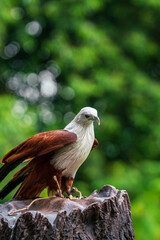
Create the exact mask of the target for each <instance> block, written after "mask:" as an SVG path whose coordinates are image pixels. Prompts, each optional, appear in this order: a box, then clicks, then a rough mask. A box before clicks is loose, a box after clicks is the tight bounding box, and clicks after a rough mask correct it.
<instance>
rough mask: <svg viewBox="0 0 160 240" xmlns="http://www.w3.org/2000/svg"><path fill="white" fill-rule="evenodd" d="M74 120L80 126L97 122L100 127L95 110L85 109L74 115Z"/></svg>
mask: <svg viewBox="0 0 160 240" xmlns="http://www.w3.org/2000/svg"><path fill="white" fill-rule="evenodd" d="M75 120H76V121H77V122H78V123H82V124H87V125H88V124H90V123H92V122H97V123H98V125H100V119H99V117H98V113H97V110H96V109H95V108H91V107H85V108H82V109H81V110H80V112H79V113H78V114H77V115H76V117H75Z"/></svg>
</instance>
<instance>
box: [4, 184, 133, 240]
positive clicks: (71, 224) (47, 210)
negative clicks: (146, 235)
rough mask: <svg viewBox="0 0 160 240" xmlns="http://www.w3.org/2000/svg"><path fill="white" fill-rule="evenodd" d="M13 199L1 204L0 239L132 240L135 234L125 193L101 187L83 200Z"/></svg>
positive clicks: (109, 187)
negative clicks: (24, 209)
mask: <svg viewBox="0 0 160 240" xmlns="http://www.w3.org/2000/svg"><path fill="white" fill-rule="evenodd" d="M31 201H32V200H16V199H13V200H11V201H9V202H6V203H5V204H1V205H0V240H8V239H12V240H23V239H25V240H35V239H36V240H37V239H38V240H40V239H44V240H47V239H48V240H49V239H55V240H59V239H61V240H63V239H69V240H71V239H75V240H80V239H81V240H91V239H93V240H96V239H100V240H103V239H108V240H132V239H134V232H133V226H132V219H131V211H130V201H129V197H128V194H127V192H126V191H124V190H122V191H119V190H117V189H115V188H114V187H112V186H108V185H107V186H104V187H102V188H101V190H100V191H99V192H97V191H94V192H93V193H92V194H91V195H90V196H89V197H88V198H86V199H74V200H70V199H68V198H59V197H52V198H42V199H39V200H38V201H36V202H34V203H33V204H32V205H31V206H30V208H29V210H26V211H21V212H17V213H14V214H13V215H11V216H9V215H8V213H9V212H11V211H14V210H17V209H21V208H24V207H26V206H27V205H29V204H30V203H31Z"/></svg>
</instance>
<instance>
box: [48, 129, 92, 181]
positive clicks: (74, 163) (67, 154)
mask: <svg viewBox="0 0 160 240" xmlns="http://www.w3.org/2000/svg"><path fill="white" fill-rule="evenodd" d="M76 134H77V141H76V142H75V143H72V144H70V145H69V146H66V147H63V148H62V149H60V150H59V151H58V152H57V153H56V155H55V156H54V158H53V159H52V160H51V164H53V165H54V167H55V168H57V169H64V171H63V173H62V175H63V176H66V177H73V178H74V177H75V174H76V172H77V170H78V168H79V167H80V166H81V164H82V163H83V162H84V161H85V160H86V158H87V157H88V155H89V153H90V151H91V148H92V146H93V142H94V138H95V137H94V130H93V125H92V126H90V127H88V128H87V129H86V130H85V132H83V131H79V132H78V133H76Z"/></svg>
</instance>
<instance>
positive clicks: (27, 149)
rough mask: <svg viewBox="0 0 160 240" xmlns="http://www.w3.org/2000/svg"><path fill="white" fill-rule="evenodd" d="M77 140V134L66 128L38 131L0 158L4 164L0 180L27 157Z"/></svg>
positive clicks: (35, 155)
mask: <svg viewBox="0 0 160 240" xmlns="http://www.w3.org/2000/svg"><path fill="white" fill-rule="evenodd" d="M76 140H77V135H76V134H74V133H72V132H69V131H66V130H55V131H48V132H43V133H38V134H36V135H34V136H32V137H30V138H28V139H27V140H25V141H24V142H22V143H21V144H19V145H18V146H17V147H15V148H13V149H12V150H11V151H10V152H8V153H7V154H6V155H5V156H4V157H3V158H2V160H1V162H2V163H4V164H5V165H4V166H3V167H2V168H1V169H0V181H2V180H3V179H4V178H5V177H6V175H7V174H8V173H9V172H10V171H11V170H13V169H14V168H15V167H17V166H18V165H19V164H20V163H21V162H23V161H26V160H28V159H31V158H34V157H39V156H42V155H45V154H48V153H52V152H54V151H55V150H57V149H60V148H62V147H64V146H66V145H68V144H70V143H73V142H75V141H76Z"/></svg>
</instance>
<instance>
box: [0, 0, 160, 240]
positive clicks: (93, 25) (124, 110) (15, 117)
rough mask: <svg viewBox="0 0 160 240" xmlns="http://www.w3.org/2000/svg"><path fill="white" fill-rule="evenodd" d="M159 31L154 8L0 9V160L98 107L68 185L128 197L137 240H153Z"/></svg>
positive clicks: (20, 5)
mask: <svg viewBox="0 0 160 240" xmlns="http://www.w3.org/2000/svg"><path fill="white" fill-rule="evenodd" d="M159 23H160V1H158V0H146V1H144V0H130V1H127V0H121V1H116V0H87V1H85V0H79V1H74V0H66V1H62V0H59V1H58V0H57V1H53V0H52V1H50V0H5V1H4V0H1V1H0V158H2V156H3V155H4V154H6V153H7V152H8V151H9V150H10V149H12V148H13V147H14V146H16V145H18V144H19V143H20V142H21V141H23V140H25V139H26V138H28V137H30V136H32V135H33V134H36V133H38V132H41V131H48V130H52V129H59V128H64V127H65V125H66V124H67V123H69V122H70V121H71V119H72V118H73V117H74V115H75V114H77V113H78V111H79V110H80V109H81V108H82V107H85V106H91V107H94V108H96V109H97V110H98V112H99V117H100V119H101V126H100V127H98V126H95V132H96V137H97V139H98V141H99V147H98V148H97V149H96V150H94V152H92V153H91V154H90V156H89V158H88V159H87V161H86V162H85V163H84V164H83V165H82V166H81V168H80V169H79V171H78V173H77V175H76V180H75V182H74V185H75V186H76V187H78V188H79V189H80V190H81V191H82V193H83V194H84V195H86V196H87V195H89V194H90V193H91V192H92V191H93V190H94V189H98V190H99V189H100V188H101V187H102V186H103V185H105V184H111V185H114V186H115V187H116V188H118V189H126V190H127V191H128V193H129V196H130V200H131V210H132V218H133V225H134V231H135V235H136V239H137V240H146V239H149V240H151V239H152V240H159V239H160V217H159V216H160V162H159V159H160V28H159ZM22 166H23V164H22V165H21V166H20V167H22ZM17 170H18V168H17V169H16V171H17ZM14 172H15V171H13V172H12V173H11V174H10V175H9V176H8V177H7V178H6V179H5V180H4V181H3V182H2V183H1V188H2V187H3V186H4V185H5V184H6V183H7V182H8V181H9V179H10V178H11V177H12V175H13V173H14ZM13 194H14V192H12V193H11V194H10V195H9V196H7V197H6V198H5V199H4V200H3V201H2V202H4V201H7V200H9V199H11V198H12V196H13ZM42 196H46V191H44V192H43V193H42Z"/></svg>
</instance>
